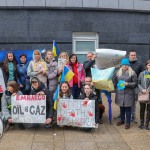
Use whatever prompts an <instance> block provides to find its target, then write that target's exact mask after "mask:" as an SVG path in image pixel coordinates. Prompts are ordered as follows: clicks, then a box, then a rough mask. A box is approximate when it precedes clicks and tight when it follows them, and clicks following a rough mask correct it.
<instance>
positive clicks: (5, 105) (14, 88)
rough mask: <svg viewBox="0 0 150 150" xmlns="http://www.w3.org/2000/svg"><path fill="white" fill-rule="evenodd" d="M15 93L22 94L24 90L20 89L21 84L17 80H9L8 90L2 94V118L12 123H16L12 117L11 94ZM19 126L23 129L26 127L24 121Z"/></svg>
mask: <svg viewBox="0 0 150 150" xmlns="http://www.w3.org/2000/svg"><path fill="white" fill-rule="evenodd" d="M14 95H22V92H21V91H19V86H18V84H17V83H16V81H9V82H8V83H7V90H6V91H5V92H4V93H3V96H2V119H3V120H5V121H6V122H8V123H9V124H10V125H14V124H13V120H12V118H11V96H14ZM19 128H20V129H22V130H24V129H25V127H24V125H23V123H19Z"/></svg>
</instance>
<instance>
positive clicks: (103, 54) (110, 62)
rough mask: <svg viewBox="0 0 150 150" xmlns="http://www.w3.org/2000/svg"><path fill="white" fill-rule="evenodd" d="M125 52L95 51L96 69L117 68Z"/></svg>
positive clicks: (111, 50)
mask: <svg viewBox="0 0 150 150" xmlns="http://www.w3.org/2000/svg"><path fill="white" fill-rule="evenodd" d="M125 55H126V51H121V50H114V49H96V56H97V57H96V66H97V67H98V69H105V68H110V67H119V66H120V61H121V59H122V58H123V57H125Z"/></svg>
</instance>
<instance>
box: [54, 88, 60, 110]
mask: <svg viewBox="0 0 150 150" xmlns="http://www.w3.org/2000/svg"><path fill="white" fill-rule="evenodd" d="M58 98H59V85H58V86H57V89H56V91H55V94H54V109H55V110H56V108H57V100H58Z"/></svg>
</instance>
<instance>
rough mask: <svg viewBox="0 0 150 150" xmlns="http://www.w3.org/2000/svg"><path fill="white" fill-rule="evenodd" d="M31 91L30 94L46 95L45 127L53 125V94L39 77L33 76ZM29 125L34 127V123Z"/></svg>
mask: <svg viewBox="0 0 150 150" xmlns="http://www.w3.org/2000/svg"><path fill="white" fill-rule="evenodd" d="M31 87H32V89H31V93H30V95H46V121H45V127H46V128H49V127H51V126H52V125H51V123H52V118H53V95H52V94H51V92H50V91H49V90H48V89H46V88H45V85H44V84H43V83H42V82H41V81H40V80H39V79H38V77H32V79H31ZM29 127H34V124H32V125H31V126H29Z"/></svg>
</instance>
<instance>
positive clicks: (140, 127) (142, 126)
mask: <svg viewBox="0 0 150 150" xmlns="http://www.w3.org/2000/svg"><path fill="white" fill-rule="evenodd" d="M143 128H144V120H141V124H140V125H139V129H143Z"/></svg>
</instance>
